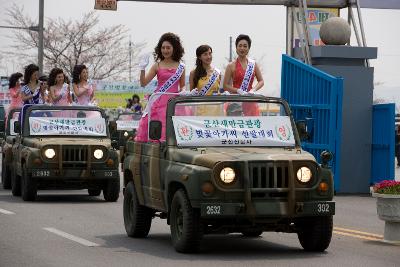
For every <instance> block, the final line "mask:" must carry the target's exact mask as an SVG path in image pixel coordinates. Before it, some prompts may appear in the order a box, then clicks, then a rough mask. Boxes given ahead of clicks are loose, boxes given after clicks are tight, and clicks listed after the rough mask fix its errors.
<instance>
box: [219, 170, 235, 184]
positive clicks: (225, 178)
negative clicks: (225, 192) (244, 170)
mask: <svg viewBox="0 0 400 267" xmlns="http://www.w3.org/2000/svg"><path fill="white" fill-rule="evenodd" d="M235 176H236V174H235V171H234V170H233V169H232V168H230V167H225V168H223V169H222V170H221V172H220V174H219V178H220V179H221V181H222V182H223V183H224V184H231V183H233V182H234V181H235Z"/></svg>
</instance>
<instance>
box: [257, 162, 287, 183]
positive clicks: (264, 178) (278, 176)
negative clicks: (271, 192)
mask: <svg viewBox="0 0 400 267" xmlns="http://www.w3.org/2000/svg"><path fill="white" fill-rule="evenodd" d="M249 168H250V169H249V173H250V181H251V183H252V186H251V187H252V188H288V187H289V168H288V163H287V162H252V163H249Z"/></svg>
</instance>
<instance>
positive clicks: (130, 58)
mask: <svg viewBox="0 0 400 267" xmlns="http://www.w3.org/2000/svg"><path fill="white" fill-rule="evenodd" d="M129 81H132V42H131V36H130V35H129Z"/></svg>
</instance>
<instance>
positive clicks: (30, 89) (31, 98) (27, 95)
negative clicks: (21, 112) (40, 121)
mask: <svg viewBox="0 0 400 267" xmlns="http://www.w3.org/2000/svg"><path fill="white" fill-rule="evenodd" d="M24 83H25V85H24V86H23V87H22V88H21V99H22V101H23V102H24V105H26V104H39V100H40V84H39V67H38V66H37V65H35V64H30V65H28V66H26V67H25V73H24Z"/></svg>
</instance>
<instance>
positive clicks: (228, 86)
mask: <svg viewBox="0 0 400 267" xmlns="http://www.w3.org/2000/svg"><path fill="white" fill-rule="evenodd" d="M235 45H236V53H237V55H238V58H237V59H236V61H234V62H231V63H229V64H228V66H227V67H226V70H225V75H224V89H225V90H228V91H229V92H230V93H232V94H240V95H247V94H254V93H255V91H257V90H259V89H260V88H262V87H263V86H264V79H263V77H262V74H261V71H260V68H259V67H258V65H257V63H256V62H255V61H254V60H252V59H249V58H248V57H247V55H248V53H249V50H250V47H251V39H250V37H249V36H248V35H245V34H240V35H239V36H238V37H237V38H236V41H235ZM254 77H255V78H256V79H257V84H256V86H254V87H253V81H254ZM242 108H243V113H244V115H245V116H257V115H259V110H258V105H257V104H254V103H243V106H242Z"/></svg>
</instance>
